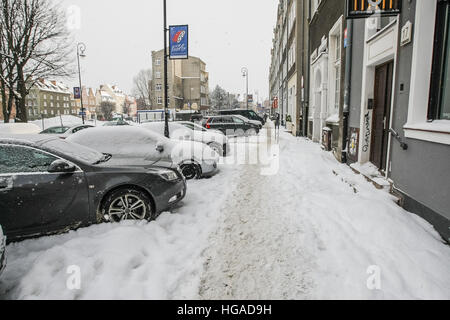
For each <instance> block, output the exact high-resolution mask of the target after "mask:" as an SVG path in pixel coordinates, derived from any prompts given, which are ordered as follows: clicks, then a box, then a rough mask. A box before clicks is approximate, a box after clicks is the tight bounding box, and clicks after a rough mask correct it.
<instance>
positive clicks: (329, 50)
mask: <svg viewBox="0 0 450 320" xmlns="http://www.w3.org/2000/svg"><path fill="white" fill-rule="evenodd" d="M312 1H314V0H312ZM312 10H313V7H312ZM311 15H312V17H311V22H310V25H309V40H310V41H309V53H310V57H311V69H310V72H311V74H310V77H309V86H310V88H309V93H310V99H309V107H310V109H309V115H308V118H309V122H310V124H309V128H311V129H312V131H313V132H312V133H311V132H309V133H308V134H309V136H310V137H311V138H312V139H313V140H314V141H316V142H322V129H323V128H324V127H329V128H331V129H332V130H331V132H332V138H331V139H332V148H333V151H334V154H335V157H336V158H337V159H338V160H341V159H342V150H343V149H344V146H343V138H342V134H343V131H342V125H343V120H342V119H343V102H344V86H345V82H344V80H345V50H344V48H343V47H344V46H343V31H344V29H345V19H344V16H345V1H333V0H322V1H320V4H319V5H318V7H317V10H316V11H315V12H311ZM334 35H335V36H339V42H338V43H337V40H334V39H335V36H334ZM335 46H336V48H337V46H339V48H340V50H339V54H340V72H339V77H340V81H339V86H340V89H339V95H338V96H336V95H335V88H336V87H337V84H336V80H335V79H336V72H335V71H334V68H335V65H334V57H335V56H336V51H335V49H334V48H335ZM336 106H337V107H336ZM311 122H312V123H311Z"/></svg>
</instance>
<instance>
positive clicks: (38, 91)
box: [25, 79, 71, 120]
mask: <svg viewBox="0 0 450 320" xmlns="http://www.w3.org/2000/svg"><path fill="white" fill-rule="evenodd" d="M70 101H71V90H70V89H69V87H68V86H66V85H65V84H64V83H62V82H58V81H54V80H52V81H50V80H46V79H39V80H38V81H36V83H35V84H34V85H33V86H32V87H31V89H30V93H29V94H28V96H27V97H26V98H25V105H26V107H27V112H28V120H36V119H41V118H42V117H52V116H57V115H69V114H70V113H71V110H70Z"/></svg>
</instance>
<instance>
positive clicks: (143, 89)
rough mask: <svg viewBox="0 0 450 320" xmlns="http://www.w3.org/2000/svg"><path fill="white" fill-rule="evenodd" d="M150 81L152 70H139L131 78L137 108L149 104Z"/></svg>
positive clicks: (150, 99)
mask: <svg viewBox="0 0 450 320" xmlns="http://www.w3.org/2000/svg"><path fill="white" fill-rule="evenodd" d="M151 81H152V70H151V69H147V70H141V71H139V73H138V74H137V75H136V76H135V77H134V78H133V95H134V96H136V98H137V102H138V109H142V108H145V107H148V106H149V105H150V104H151V101H152V97H151V88H150V85H151Z"/></svg>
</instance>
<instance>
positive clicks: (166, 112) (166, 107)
mask: <svg viewBox="0 0 450 320" xmlns="http://www.w3.org/2000/svg"><path fill="white" fill-rule="evenodd" d="M168 31H169V29H167V1H166V0H164V136H166V138H170V132H169V100H168V98H169V97H168V94H169V85H168V83H167V76H168V71H167V58H168V56H169V55H168V53H167V32H168Z"/></svg>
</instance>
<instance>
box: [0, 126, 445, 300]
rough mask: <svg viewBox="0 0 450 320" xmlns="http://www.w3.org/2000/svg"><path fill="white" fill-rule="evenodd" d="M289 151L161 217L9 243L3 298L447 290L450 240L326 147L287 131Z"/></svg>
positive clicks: (317, 295) (210, 183)
mask: <svg viewBox="0 0 450 320" xmlns="http://www.w3.org/2000/svg"><path fill="white" fill-rule="evenodd" d="M262 136H264V133H263V134H262ZM262 140H263V141H264V139H262ZM258 145H259V144H258V141H256V140H255V139H252V140H251V141H250V142H249V141H245V139H244V138H240V139H237V140H236V142H235V143H233V146H236V147H237V146H241V147H242V146H245V147H248V148H250V149H251V148H256V147H257V146H258ZM280 149H281V150H280V158H279V167H280V169H279V171H278V172H277V173H276V174H275V175H269V176H265V175H262V174H261V168H260V166H258V165H245V164H244V165H226V164H225V165H222V166H221V172H220V174H219V175H217V176H216V177H213V178H212V179H206V180H200V181H194V182H191V183H189V190H188V195H187V197H186V199H185V200H184V205H183V206H182V207H180V208H178V209H176V210H174V211H173V212H172V213H164V214H163V215H162V216H161V217H160V218H159V219H158V220H157V221H154V222H151V223H123V224H103V225H98V226H92V227H90V228H86V229H82V230H79V231H77V232H71V233H69V234H65V235H60V236H54V237H47V238H41V239H38V240H30V241H25V242H22V243H19V244H13V245H10V246H8V248H7V249H8V266H7V269H6V271H5V273H4V274H3V275H2V277H1V278H0V298H3V299H48V298H56V299H186V298H187V299H196V298H199V299H247V298H249V299H333V298H337V299H442V298H443V299H450V273H449V272H448V271H449V270H450V248H449V247H448V246H446V245H444V244H443V243H442V241H441V239H440V238H439V236H438V235H437V233H436V232H435V231H434V230H433V228H432V227H431V226H430V225H429V224H428V223H426V222H425V221H423V220H422V219H420V218H418V217H417V216H415V215H412V214H410V213H407V212H405V211H404V210H403V209H401V208H399V207H398V206H397V205H396V204H395V203H394V201H393V198H392V197H391V196H390V195H389V194H388V193H386V192H384V191H380V190H377V189H375V188H374V187H373V185H372V184H370V183H368V182H367V181H366V180H365V179H364V178H363V177H361V176H359V175H356V174H354V173H353V171H352V170H351V169H350V168H348V167H347V166H345V165H341V164H338V163H337V162H336V161H335V159H334V158H333V156H332V155H331V154H329V153H325V152H323V151H322V150H321V149H320V147H319V146H318V145H317V144H313V143H311V142H309V141H307V140H304V139H301V138H294V137H292V136H290V135H288V134H284V133H283V134H282V135H281V140H280ZM70 266H79V268H80V270H81V288H80V290H70V289H68V287H67V285H66V283H67V279H68V277H69V274H68V272H67V271H68V267H70ZM368 271H371V272H375V273H374V274H373V275H372V276H371V274H368ZM368 279H371V280H373V279H375V280H376V281H375V282H374V281H370V283H369V284H372V285H373V284H376V287H379V289H376V288H375V289H374V288H373V287H372V286H370V285H369V286H368ZM378 280H379V281H378ZM373 289H374V290H373Z"/></svg>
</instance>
